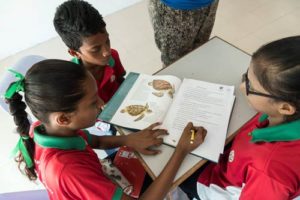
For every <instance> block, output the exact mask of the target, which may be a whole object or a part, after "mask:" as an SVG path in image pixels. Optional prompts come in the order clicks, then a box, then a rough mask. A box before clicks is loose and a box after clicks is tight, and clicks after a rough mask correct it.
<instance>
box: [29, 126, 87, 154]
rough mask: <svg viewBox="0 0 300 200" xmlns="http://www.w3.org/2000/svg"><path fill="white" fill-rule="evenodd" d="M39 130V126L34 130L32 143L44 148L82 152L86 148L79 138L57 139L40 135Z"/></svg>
mask: <svg viewBox="0 0 300 200" xmlns="http://www.w3.org/2000/svg"><path fill="white" fill-rule="evenodd" d="M40 128H41V125H40V126H37V127H35V129H34V132H33V133H34V141H35V142H36V143H37V144H39V145H40V146H42V147H44V148H56V149H63V150H69V149H77V150H84V149H85V147H86V141H85V140H84V139H83V138H82V137H81V136H72V137H57V136H48V135H42V134H40V131H39V129H40Z"/></svg>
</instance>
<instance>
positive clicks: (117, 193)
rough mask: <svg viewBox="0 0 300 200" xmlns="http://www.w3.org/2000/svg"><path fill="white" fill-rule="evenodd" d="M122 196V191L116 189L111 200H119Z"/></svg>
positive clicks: (118, 188)
mask: <svg viewBox="0 0 300 200" xmlns="http://www.w3.org/2000/svg"><path fill="white" fill-rule="evenodd" d="M122 194H123V190H122V189H121V188H120V187H117V188H116V190H115V193H114V196H113V198H112V200H120V199H121V197H122Z"/></svg>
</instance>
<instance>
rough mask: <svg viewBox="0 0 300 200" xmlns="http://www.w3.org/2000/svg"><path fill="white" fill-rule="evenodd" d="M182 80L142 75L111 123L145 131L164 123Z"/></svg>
mask: <svg viewBox="0 0 300 200" xmlns="http://www.w3.org/2000/svg"><path fill="white" fill-rule="evenodd" d="M180 84H181V80H180V79H179V78H177V77H175V76H168V75H163V76H150V75H145V74H140V75H139V77H138V78H137V80H136V81H135V83H134V85H133V86H132V88H131V89H130V90H129V92H128V94H127V95H126V97H125V99H124V100H123V102H122V103H121V105H120V106H119V107H118V109H117V111H116V112H115V114H114V116H113V117H112V119H111V120H110V123H113V124H116V125H119V126H122V127H128V128H131V129H144V128H146V127H148V126H149V125H150V124H152V123H154V122H162V121H163V119H164V117H165V114H166V113H167V110H168V109H169V106H170V105H171V103H172V101H173V99H174V98H175V95H176V93H177V90H178V88H179V87H180Z"/></svg>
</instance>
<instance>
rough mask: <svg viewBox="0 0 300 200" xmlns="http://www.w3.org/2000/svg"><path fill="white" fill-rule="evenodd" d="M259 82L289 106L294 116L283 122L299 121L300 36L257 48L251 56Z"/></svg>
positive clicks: (287, 117)
mask: <svg viewBox="0 0 300 200" xmlns="http://www.w3.org/2000/svg"><path fill="white" fill-rule="evenodd" d="M252 64H253V69H254V74H255V75H256V77H257V79H258V81H259V83H260V84H261V85H262V86H263V87H264V88H265V89H266V90H267V91H268V92H269V93H270V94H272V95H274V96H277V97H280V99H279V100H278V99H277V100H275V99H274V100H273V101H285V102H288V103H290V104H291V105H293V106H294V107H295V108H296V113H295V114H294V115H292V116H286V119H285V120H286V121H292V120H296V119H299V118H300V112H299V110H300V78H299V77H300V36H293V37H287V38H283V39H280V40H276V41H273V42H271V43H268V44H266V45H263V46H262V47H260V48H259V49H258V50H257V51H256V52H255V53H254V54H253V56H252Z"/></svg>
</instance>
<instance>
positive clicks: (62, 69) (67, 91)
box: [7, 59, 87, 180]
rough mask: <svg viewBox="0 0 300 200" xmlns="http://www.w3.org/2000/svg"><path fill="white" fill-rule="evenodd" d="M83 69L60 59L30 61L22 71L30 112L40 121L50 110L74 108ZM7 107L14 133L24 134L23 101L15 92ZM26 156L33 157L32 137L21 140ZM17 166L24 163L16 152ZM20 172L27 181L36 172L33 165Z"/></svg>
mask: <svg viewBox="0 0 300 200" xmlns="http://www.w3.org/2000/svg"><path fill="white" fill-rule="evenodd" d="M86 77H87V72H86V70H85V68H84V67H83V66H81V65H77V64H75V63H72V62H68V61H63V60H54V59H49V60H44V61H41V62H38V63H36V64H34V65H33V66H32V67H31V68H30V69H29V71H28V72H27V73H26V76H25V81H24V96H25V101H26V104H27V105H28V107H29V108H30V110H31V111H32V114H33V115H34V116H35V117H36V118H37V119H38V120H40V121H41V122H42V123H45V124H46V123H48V122H49V121H48V117H49V114H50V113H52V112H73V111H75V110H76V109H77V105H78V103H79V101H80V100H81V99H82V98H83V97H84V95H85V90H84V89H83V88H84V86H83V83H84V81H85V80H86ZM7 102H8V103H9V109H10V112H11V114H12V115H13V117H14V121H15V124H16V125H17V132H18V133H19V134H20V136H22V137H28V134H29V129H30V122H29V121H28V118H27V113H26V111H25V109H26V104H25V103H24V102H23V101H22V96H21V95H20V94H19V93H16V94H14V96H13V97H12V98H11V99H7ZM22 142H24V144H25V146H26V148H27V151H28V152H29V155H30V157H31V158H32V160H34V159H33V158H34V141H33V139H32V138H29V139H22ZM16 161H17V162H18V163H19V168H20V165H21V164H22V163H25V162H24V158H23V155H22V154H21V153H20V154H19V155H18V157H17V158H16ZM24 171H25V173H26V175H27V176H28V177H29V179H30V180H35V179H36V178H37V175H36V173H35V171H34V166H33V167H30V168H29V167H27V165H26V163H25V168H24Z"/></svg>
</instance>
